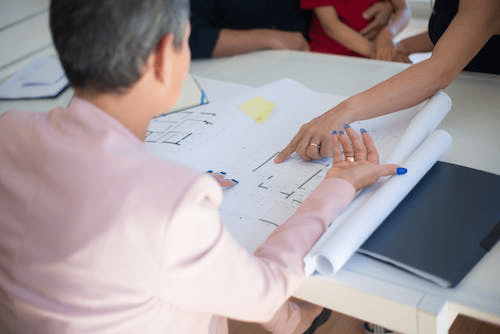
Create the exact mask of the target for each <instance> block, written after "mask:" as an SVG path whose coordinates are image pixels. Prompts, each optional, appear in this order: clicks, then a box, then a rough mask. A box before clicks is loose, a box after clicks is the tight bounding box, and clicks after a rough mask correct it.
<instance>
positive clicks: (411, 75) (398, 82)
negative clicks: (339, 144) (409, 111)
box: [329, 59, 456, 123]
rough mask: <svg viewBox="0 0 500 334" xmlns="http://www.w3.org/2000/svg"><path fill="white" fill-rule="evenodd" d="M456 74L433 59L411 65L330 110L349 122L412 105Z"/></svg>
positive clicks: (449, 80) (434, 91)
mask: <svg viewBox="0 0 500 334" xmlns="http://www.w3.org/2000/svg"><path fill="white" fill-rule="evenodd" d="M455 76H456V75H455V74H452V71H449V70H448V69H446V68H443V66H441V65H440V62H436V61H434V60H432V59H429V60H426V61H423V62H421V63H417V64H415V65H412V66H410V67H408V68H407V69H406V70H404V71H402V72H401V73H399V74H397V75H395V76H392V77H390V78H389V79H387V80H385V81H383V82H381V83H380V84H378V85H376V86H374V87H372V88H370V89H368V90H366V91H364V92H362V93H360V94H357V95H355V96H352V97H351V98H349V99H347V100H345V101H344V102H342V103H341V104H339V105H338V106H336V107H334V108H333V109H331V110H330V111H329V112H338V113H340V114H341V115H342V118H343V119H344V120H345V122H346V123H351V122H354V121H357V120H363V119H369V118H374V117H377V116H381V115H384V114H388V113H391V112H394V111H398V110H402V109H405V108H409V107H412V106H414V105H416V104H418V103H420V102H422V101H424V100H425V99H427V98H429V97H431V96H432V95H434V94H435V93H436V92H437V91H438V90H440V89H442V88H445V87H446V86H447V85H448V84H449V83H450V82H451V81H452V80H453V79H454V78H455Z"/></svg>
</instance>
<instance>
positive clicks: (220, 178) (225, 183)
mask: <svg viewBox="0 0 500 334" xmlns="http://www.w3.org/2000/svg"><path fill="white" fill-rule="evenodd" d="M207 173H208V174H210V175H212V176H213V178H214V179H215V181H217V183H218V184H219V185H220V186H221V188H222V190H226V189H229V188H232V187H234V186H235V185H237V184H238V181H237V180H235V179H228V178H227V174H226V172H214V171H211V170H209V171H207Z"/></svg>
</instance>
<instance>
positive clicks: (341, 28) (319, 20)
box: [300, 0, 410, 60]
mask: <svg viewBox="0 0 500 334" xmlns="http://www.w3.org/2000/svg"><path fill="white" fill-rule="evenodd" d="M300 6H301V8H302V9H308V10H314V15H313V18H312V22H311V26H310V29H309V38H310V43H309V47H310V50H311V51H316V52H323V53H333V54H339V55H346V56H362V57H368V58H373V59H380V60H402V59H398V53H397V52H396V47H395V45H394V42H393V38H394V36H395V35H396V34H397V33H399V32H400V31H401V30H402V29H403V28H404V27H405V26H406V25H407V24H408V21H409V19H410V10H409V8H408V6H407V4H406V1H405V0H390V1H380V0H301V1H300ZM374 6H390V7H391V8H390V11H388V12H392V15H391V18H390V19H389V21H388V23H387V24H386V25H385V26H384V27H383V28H382V29H381V30H379V31H378V32H376V33H370V30H366V28H367V27H368V26H369V23H370V15H369V11H370V10H371V9H372V8H373V7H374Z"/></svg>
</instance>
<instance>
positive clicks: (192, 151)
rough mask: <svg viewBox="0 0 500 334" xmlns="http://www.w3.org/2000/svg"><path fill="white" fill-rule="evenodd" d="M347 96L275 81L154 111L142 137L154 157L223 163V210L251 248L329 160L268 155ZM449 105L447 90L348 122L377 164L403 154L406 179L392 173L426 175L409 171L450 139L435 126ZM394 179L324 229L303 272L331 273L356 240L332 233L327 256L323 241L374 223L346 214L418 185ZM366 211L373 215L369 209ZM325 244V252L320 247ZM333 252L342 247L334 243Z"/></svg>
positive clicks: (399, 159)
mask: <svg viewBox="0 0 500 334" xmlns="http://www.w3.org/2000/svg"><path fill="white" fill-rule="evenodd" d="M343 99H344V97H342V96H337V95H331V94H322V93H318V92H314V91H312V90H310V89H308V88H307V87H304V86H303V85H301V84H299V83H297V82H295V81H293V80H289V79H284V80H279V81H276V82H273V83H271V84H268V85H265V86H262V87H259V88H253V89H250V90H249V91H248V92H247V93H244V94H241V95H238V96H236V97H233V98H228V99H221V100H218V101H215V102H213V103H208V104H205V105H201V106H199V107H196V108H192V109H189V110H184V111H179V112H175V113H171V114H167V115H164V116H162V117H159V118H156V119H154V120H153V121H152V122H151V125H150V128H149V132H148V135H147V138H146V143H147V147H148V149H149V150H150V152H151V153H153V154H155V155H159V156H161V157H164V158H166V159H170V160H174V161H177V162H179V163H182V164H185V165H187V166H190V167H191V168H194V169H197V170H199V171H202V172H204V171H208V170H213V171H224V172H226V173H227V175H228V176H229V177H230V178H234V179H237V180H238V181H239V184H238V185H237V186H235V187H233V188H231V189H228V190H226V191H225V192H224V200H223V203H222V207H221V217H222V220H223V222H224V224H225V226H226V227H227V228H228V230H229V231H230V232H231V233H232V234H233V236H234V237H235V239H236V240H237V241H239V242H240V243H241V244H242V245H243V246H245V247H246V248H247V249H249V250H250V251H253V250H255V249H256V248H257V246H258V245H259V244H260V243H262V242H263V241H264V240H265V238H266V237H267V236H268V235H269V233H271V232H272V230H273V229H274V228H276V227H277V226H279V225H280V224H281V223H283V222H284V221H286V219H287V218H288V217H289V216H290V215H291V214H292V213H293V212H294V211H295V210H296V209H297V208H298V207H299V206H300V204H301V203H302V201H303V200H304V198H305V197H306V196H307V195H308V194H309V193H310V192H311V191H313V190H314V189H315V187H316V186H317V185H318V184H319V182H320V181H321V180H322V179H323V177H324V175H325V174H326V171H327V170H328V168H329V167H330V166H331V159H327V158H325V159H321V160H317V161H312V162H304V161H302V160H301V159H300V158H298V157H297V156H294V155H292V157H291V158H290V159H288V160H287V161H285V162H283V163H281V164H276V163H274V161H273V159H274V157H275V156H276V155H277V154H278V152H279V151H280V150H281V149H283V148H284V147H285V146H286V145H287V144H288V143H289V141H290V140H291V139H292V138H293V136H294V135H295V134H296V133H297V131H298V130H299V128H300V126H301V125H302V124H303V123H305V122H307V121H309V120H311V119H312V118H314V117H316V116H318V115H320V114H322V113H323V112H325V111H327V110H328V109H330V108H331V107H332V106H334V105H336V104H338V103H339V102H340V101H342V100H343ZM449 109H450V101H449V98H448V97H447V96H446V95H445V94H443V93H439V94H438V95H437V96H435V97H434V98H432V99H431V100H430V101H428V102H424V103H422V104H420V105H418V106H415V107H413V108H410V109H407V110H402V111H400V112H397V113H392V114H390V115H386V116H382V117H378V118H374V119H370V120H365V121H360V122H354V123H352V124H351V126H352V127H353V128H354V129H358V130H359V129H360V128H365V129H366V130H367V131H368V132H369V133H370V134H371V135H372V136H373V138H374V140H375V143H376V146H377V148H378V150H379V154H380V160H381V162H382V163H384V162H394V163H398V164H402V165H403V166H404V163H405V162H407V161H408V162H409V163H410V165H411V166H412V167H414V168H408V169H409V173H408V174H409V177H405V178H400V179H399V180H396V181H398V182H401V180H403V181H404V180H407V181H408V180H410V181H411V182H413V180H412V179H413V178H418V179H419V177H422V176H423V174H422V175H420V176H419V175H417V173H412V169H413V170H414V171H415V172H416V171H419V172H420V173H421V172H422V170H423V169H425V168H420V166H423V165H425V166H427V165H429V164H430V166H432V164H434V162H435V161H436V160H437V159H438V157H439V156H440V154H442V152H444V150H445V149H446V147H447V146H448V145H449V142H450V139H449V135H448V134H446V133H445V132H444V131H442V130H439V131H438V133H437V136H435V133H434V130H435V129H436V127H437V126H438V125H439V123H440V122H441V120H442V119H443V118H444V116H445V115H446V113H447V112H448V110H449ZM429 138H431V139H433V138H434V139H433V140H432V141H431V142H430V143H427V144H426V145H424V151H423V152H421V153H420V154H419V155H418V156H417V159H424V160H425V161H420V160H417V161H416V162H415V163H413V164H415V165H416V166H413V165H412V164H411V163H412V161H413V160H411V154H412V153H415V152H416V151H418V148H420V146H421V145H423V143H424V142H425V141H426V140H428V139H429ZM430 166H429V168H430ZM405 167H407V166H405ZM417 167H419V168H417ZM424 174H425V173H424ZM392 179H396V178H386V179H383V180H381V181H379V182H378V183H377V184H376V185H374V186H372V187H371V188H369V189H366V190H365V191H363V192H362V193H361V194H359V195H358V196H357V198H355V200H354V201H353V202H352V203H351V205H350V206H349V207H348V208H347V209H346V211H345V212H344V213H343V214H342V215H341V216H339V217H338V218H337V219H336V220H335V221H334V222H332V224H331V226H330V228H329V230H328V231H327V233H325V235H324V236H323V237H322V238H321V239H320V240H319V241H318V244H317V245H316V246H315V247H314V249H313V250H311V253H310V255H308V257H307V258H306V271H308V273H309V274H312V273H314V272H322V273H330V272H334V271H336V270H338V269H339V268H340V267H342V265H343V263H345V261H347V260H348V258H349V257H350V255H352V254H353V253H354V252H355V251H356V249H357V247H355V248H354V249H352V248H353V247H352V246H349V247H346V246H343V245H342V244H340V243H339V242H338V241H337V240H334V241H333V242H334V243H336V245H337V247H339V248H340V249H341V251H340V253H341V254H340V257H341V259H340V260H338V259H336V258H335V255H334V256H333V257H332V256H330V255H331V254H330V253H331V252H330V250H328V246H326V245H328V244H329V243H331V242H329V241H330V239H332V236H333V235H335V234H336V233H337V232H338V231H340V234H341V235H342V239H343V240H346V239H348V240H351V241H350V244H351V245H352V244H353V243H352V238H353V236H351V235H350V234H349V233H354V234H356V236H355V238H358V239H360V245H361V243H362V242H363V241H364V240H366V238H367V237H368V236H369V234H371V232H373V231H370V230H371V229H373V226H375V228H376V226H378V225H377V223H373V222H371V223H368V225H369V227H368V228H363V227H359V226H358V227H356V231H354V230H353V229H352V228H350V227H349V226H350V225H353V224H351V223H350V220H349V217H351V216H352V215H353V214H357V213H359V212H363V210H360V208H362V207H364V206H367V207H370V208H371V209H370V210H373V208H375V210H376V211H377V212H382V213H381V214H380V215H379V216H383V215H384V214H385V211H387V210H389V209H387V208H383V207H384V205H381V203H378V202H387V201H385V200H384V198H383V197H382V198H379V199H377V196H374V194H376V193H377V192H379V193H383V192H387V193H393V192H394V193H396V195H395V196H392V195H391V196H392V197H395V198H396V199H395V200H394V201H396V202H399V200H401V199H402V198H403V197H404V195H406V194H404V195H403V193H404V191H405V190H404V189H406V188H410V189H411V187H412V186H413V185H414V184H413V185H411V182H406V183H405V182H403V183H405V184H406V185H405V187H402V186H401V184H396V185H394V186H391V183H394V182H395V181H392ZM391 181H392V182H391ZM416 182H418V180H416V181H415V183H416ZM387 188H389V189H388V190H384V189H387ZM394 189H396V190H394ZM408 191H409V190H408ZM373 198H375V200H373ZM398 198H399V200H398ZM391 203H392V202H391ZM396 204H397V203H396ZM391 205H392V204H391ZM381 207H382V209H380V208H381ZM389 207H390V205H389ZM390 210H392V209H390ZM389 212H390V211H389ZM365 214H366V212H365ZM387 214H388V213H387ZM369 216H377V215H373V213H372V212H371V213H370V215H369ZM384 218H385V217H384ZM358 220H359V219H358ZM363 220H365V218H361V223H362V222H363ZM382 220H383V219H382ZM382 220H380V221H379V222H378V223H380V222H381V221H382ZM342 226H347V228H343V227H342ZM360 230H361V232H360ZM373 230H374V229H373ZM346 231H347V232H346ZM346 233H347V234H346ZM366 234H367V235H366ZM361 239H364V240H361ZM354 244H356V243H354ZM358 247H359V246H358ZM323 250H326V252H328V254H327V255H325V253H324V252H323ZM333 252H339V251H338V249H336V250H333ZM346 254H347V255H346ZM325 263H326V265H323V264H325ZM330 269H331V270H330Z"/></svg>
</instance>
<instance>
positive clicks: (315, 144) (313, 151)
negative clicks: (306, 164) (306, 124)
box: [306, 136, 322, 160]
mask: <svg viewBox="0 0 500 334" xmlns="http://www.w3.org/2000/svg"><path fill="white" fill-rule="evenodd" d="M321 145H322V141H321V137H317V136H315V137H312V139H311V142H310V143H309V145H308V146H307V149H306V155H307V157H308V158H309V159H311V160H318V159H321V155H320V150H321Z"/></svg>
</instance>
